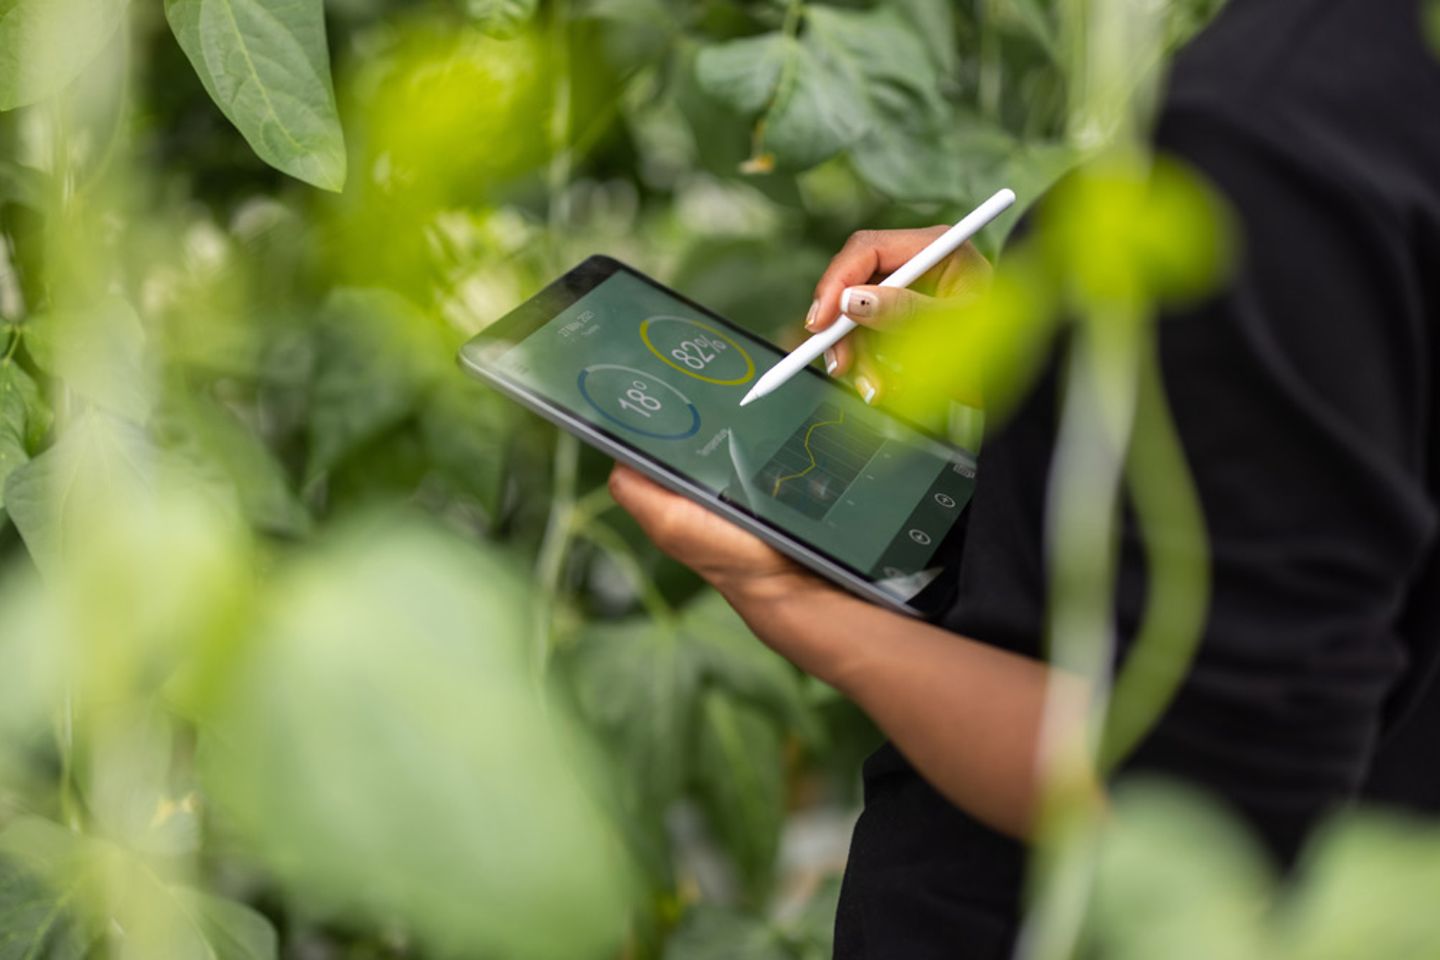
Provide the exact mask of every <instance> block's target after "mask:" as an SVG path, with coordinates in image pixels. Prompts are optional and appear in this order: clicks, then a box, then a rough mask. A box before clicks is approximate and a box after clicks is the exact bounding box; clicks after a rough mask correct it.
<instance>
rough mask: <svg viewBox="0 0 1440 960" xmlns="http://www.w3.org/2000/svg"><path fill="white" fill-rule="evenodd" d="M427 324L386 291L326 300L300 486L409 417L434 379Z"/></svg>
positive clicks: (437, 356)
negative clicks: (306, 459)
mask: <svg viewBox="0 0 1440 960" xmlns="http://www.w3.org/2000/svg"><path fill="white" fill-rule="evenodd" d="M432 332H433V331H432V330H431V327H430V321H429V319H428V318H427V317H425V316H424V315H423V314H421V313H420V312H419V311H418V310H416V309H415V307H414V306H412V305H411V304H410V303H409V301H407V300H406V299H405V298H403V297H401V296H399V295H397V294H394V293H390V292H389V291H385V290H354V289H345V290H337V291H336V292H335V293H333V294H332V295H331V296H330V299H329V300H328V301H327V302H326V305H325V310H324V315H323V317H322V320H321V325H320V331H319V342H318V344H317V347H316V352H317V358H316V363H317V368H318V369H317V370H316V374H315V382H314V384H313V386H312V390H311V399H310V403H311V406H310V423H309V427H310V458H309V463H308V465H307V467H306V471H305V473H306V478H307V482H312V481H314V480H315V479H316V478H317V477H318V476H319V475H320V474H321V473H323V472H324V471H326V470H328V469H330V468H331V467H333V466H334V465H335V464H336V463H338V462H339V461H340V460H341V459H342V458H343V457H345V456H346V455H347V454H349V453H351V452H352V451H354V450H356V449H358V448H359V447H361V446H363V445H364V444H365V443H367V442H368V441H370V440H373V439H374V438H375V437H377V436H379V435H380V434H381V433H383V432H384V431H385V430H387V429H388V428H390V427H392V426H394V425H395V424H396V423H398V422H400V421H401V420H402V419H404V418H405V417H406V416H408V415H409V414H410V413H411V412H412V411H413V410H414V409H415V406H416V403H417V402H418V400H419V398H420V395H421V392H422V391H423V390H424V389H425V388H426V387H427V386H428V385H429V384H430V383H431V382H432V381H433V380H434V379H435V377H436V376H437V375H438V374H439V370H440V362H441V358H442V357H444V358H445V359H447V360H448V356H449V355H448V354H447V353H445V352H444V347H443V346H442V345H439V344H437V343H436V342H435V341H434V339H433V337H432V336H431V334H432Z"/></svg>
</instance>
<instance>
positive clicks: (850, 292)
mask: <svg viewBox="0 0 1440 960" xmlns="http://www.w3.org/2000/svg"><path fill="white" fill-rule="evenodd" d="M934 304H935V298H934V297H927V296H925V294H923V293H916V292H915V291H914V290H905V289H903V288H900V287H876V286H868V285H867V286H853V287H846V288H845V289H844V290H843V291H842V292H841V294H840V312H841V313H843V314H845V316H847V317H849V318H850V319H851V320H854V321H855V322H856V323H859V324H864V325H865V326H867V327H873V328H874V329H876V330H888V329H892V328H894V327H898V326H900V325H902V324H904V323H905V322H906V321H908V320H912V319H914V318H915V317H916V316H917V315H918V314H919V313H921V311H923V310H925V309H927V308H929V307H932V306H933V305H934Z"/></svg>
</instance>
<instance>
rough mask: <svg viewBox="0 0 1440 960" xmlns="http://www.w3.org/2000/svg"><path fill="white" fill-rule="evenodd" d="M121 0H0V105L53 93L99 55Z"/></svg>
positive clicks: (120, 12)
mask: <svg viewBox="0 0 1440 960" xmlns="http://www.w3.org/2000/svg"><path fill="white" fill-rule="evenodd" d="M126 6H127V2H126V0H0V110H13V109H15V108H16V107H23V106H28V105H29V104H32V103H37V102H38V101H40V100H44V99H45V98H47V97H50V96H52V95H53V94H56V93H58V92H59V91H61V90H63V89H64V88H65V87H67V86H69V85H70V83H71V82H72V81H73V80H74V79H75V78H76V77H78V76H79V75H80V72H81V71H82V70H84V69H85V67H86V66H87V65H88V64H89V63H90V61H92V60H94V59H95V57H96V56H98V55H99V53H100V51H101V50H102V49H103V48H104V46H105V44H106V42H107V41H109V39H110V37H111V36H112V35H114V33H115V30H116V29H117V28H118V27H119V26H120V22H121V20H122V19H123V18H124V14H125V10H126Z"/></svg>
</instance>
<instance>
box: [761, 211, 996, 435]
mask: <svg viewBox="0 0 1440 960" xmlns="http://www.w3.org/2000/svg"><path fill="white" fill-rule="evenodd" d="M1014 202H1015V191H1013V190H1009V189H1005V190H1000V191H998V192H996V194H995V195H994V196H993V197H991V198H990V199H989V200H986V201H985V202H984V203H982V204H980V206H978V207H976V208H975V209H974V210H972V211H970V212H969V213H967V214H966V215H965V216H964V217H962V218H961V219H960V221H959V222H958V223H956V224H955V226H953V227H951V228H950V229H949V230H946V231H945V232H944V233H942V234H940V236H939V237H938V238H936V240H935V241H934V242H933V243H931V244H930V245H929V246H928V247H926V248H925V249H924V250H921V251H920V252H919V253H917V254H915V256H913V257H911V258H910V259H909V260H907V261H905V263H904V264H903V265H902V266H901V267H900V269H899V270H896V271H895V272H894V273H892V274H890V276H888V277H886V278H885V279H884V280H881V281H880V286H882V287H908V286H910V284H912V283H914V282H915V281H916V280H919V279H920V278H921V277H922V276H924V275H925V273H926V272H927V271H928V270H930V268H931V267H934V266H935V265H936V264H938V263H939V262H940V261H941V260H944V259H945V258H946V257H948V256H950V254H952V253H954V252H955V251H956V250H959V249H960V247H961V246H962V245H963V244H964V243H965V241H966V240H969V239H970V238H971V237H973V236H975V234H977V233H979V232H980V230H981V229H982V228H983V227H984V226H985V225H986V224H987V223H989V222H990V221H991V220H994V219H995V218H996V217H998V216H1000V214H1002V213H1004V212H1005V210H1006V208H1008V207H1009V206H1010V204H1012V203H1014ZM854 329H855V321H854V320H851V319H850V318H849V317H847V316H845V315H844V314H841V315H840V318H839V319H838V320H836V321H835V322H834V323H833V324H831V325H830V326H829V327H828V328H827V329H825V330H822V331H821V332H820V333H817V334H815V335H814V336H813V337H811V338H810V339H808V340H806V341H805V342H804V343H802V344H800V346H798V347H796V348H795V349H794V350H792V351H790V353H789V354H788V355H787V356H786V357H785V358H784V359H783V360H781V361H780V362H779V363H777V364H775V366H773V367H771V368H770V369H769V370H767V371H765V375H764V376H762V377H761V378H760V379H759V380H757V381H755V386H753V387H751V388H750V392H749V393H747V394H745V399H743V400H741V401H740V406H742V407H743V406H745V404H747V403H749V402H750V401H752V400H759V399H760V398H761V397H763V396H766V395H767V394H771V393H774V392H775V391H776V390H778V389H780V387H781V386H783V385H784V384H785V382H786V381H787V380H789V379H790V378H791V377H793V376H795V374H797V373H799V372H800V371H801V370H802V369H804V368H805V367H807V366H809V365H810V363H811V361H813V360H814V359H815V358H816V357H818V356H820V354H822V353H824V352H825V351H826V350H829V349H830V348H831V347H833V346H834V345H835V344H836V343H838V342H839V341H840V339H841V338H842V337H844V336H845V335H846V334H847V333H849V332H850V331H851V330H854Z"/></svg>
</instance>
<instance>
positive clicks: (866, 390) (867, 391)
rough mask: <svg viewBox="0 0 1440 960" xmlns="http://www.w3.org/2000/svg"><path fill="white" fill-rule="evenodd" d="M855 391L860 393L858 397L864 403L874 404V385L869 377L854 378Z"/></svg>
mask: <svg viewBox="0 0 1440 960" xmlns="http://www.w3.org/2000/svg"><path fill="white" fill-rule="evenodd" d="M855 389H856V390H859V391H860V396H861V397H863V398H864V399H865V402H866V403H872V402H874V400H875V384H873V383H871V382H870V378H869V377H856V378H855Z"/></svg>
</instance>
